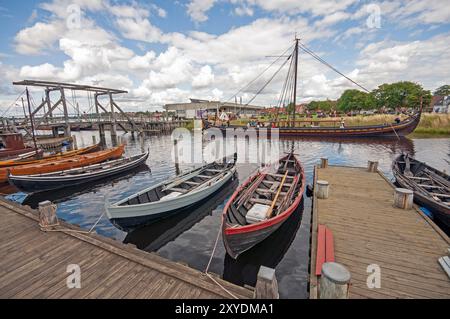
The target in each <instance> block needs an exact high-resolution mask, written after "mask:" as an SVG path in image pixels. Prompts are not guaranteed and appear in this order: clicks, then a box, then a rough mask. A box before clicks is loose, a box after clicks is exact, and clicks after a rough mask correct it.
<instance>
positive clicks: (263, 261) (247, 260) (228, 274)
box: [223, 200, 304, 286]
mask: <svg viewBox="0 0 450 319" xmlns="http://www.w3.org/2000/svg"><path fill="white" fill-rule="evenodd" d="M303 209H304V201H303V200H302V202H301V204H300V205H299V207H298V208H297V209H296V211H295V212H294V213H293V214H292V215H291V216H290V217H289V218H288V219H287V220H286V221H285V222H284V223H283V225H281V227H280V228H279V229H278V230H277V231H276V232H274V233H273V234H271V235H270V236H269V237H267V238H266V239H265V240H264V241H262V242H261V243H259V244H258V245H256V246H255V247H253V248H252V249H251V250H249V251H247V252H245V253H243V254H241V255H240V256H239V257H238V259H236V260H234V259H233V258H231V257H230V256H229V255H228V254H226V255H225V258H224V270H223V279H225V280H227V281H230V282H233V283H235V284H237V285H241V286H242V285H249V286H255V285H256V277H257V275H258V271H259V267H260V266H266V267H269V268H273V269H275V268H276V267H277V266H278V264H279V263H280V261H281V260H282V259H283V257H284V255H285V254H286V252H287V251H288V250H289V248H290V247H291V244H292V242H293V241H294V238H295V236H296V234H297V231H298V229H299V227H300V225H301V221H302V216H303Z"/></svg>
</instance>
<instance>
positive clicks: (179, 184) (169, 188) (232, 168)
mask: <svg viewBox="0 0 450 319" xmlns="http://www.w3.org/2000/svg"><path fill="white" fill-rule="evenodd" d="M235 172H236V157H235V159H234V162H230V161H228V160H227V159H224V160H222V161H221V162H213V163H210V164H206V165H204V166H202V167H200V168H197V169H195V170H192V171H189V172H187V173H185V174H183V175H180V176H178V177H175V178H173V179H170V180H168V181H164V182H162V183H160V184H157V185H155V186H152V187H150V188H147V189H144V190H143V191H141V192H139V193H137V194H134V195H132V196H130V197H128V198H125V199H123V200H121V201H119V202H117V203H114V204H112V205H110V206H106V214H107V216H108V218H109V219H110V221H111V222H112V223H113V224H114V225H116V226H117V227H118V228H120V229H123V230H125V231H129V230H132V229H134V228H137V227H139V226H143V225H145V224H149V223H150V222H154V221H156V220H159V219H161V218H165V217H169V216H171V215H173V214H176V213H181V212H182V211H184V210H185V209H187V208H189V207H191V206H193V205H195V204H198V203H200V202H201V201H203V200H205V199H206V198H208V197H209V196H211V195H212V194H214V193H215V192H217V191H218V190H219V189H220V188H221V187H222V186H223V185H224V184H225V183H226V182H227V181H229V180H230V179H231V178H232V177H233V176H234V173H235Z"/></svg>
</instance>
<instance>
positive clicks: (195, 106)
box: [164, 99, 264, 111]
mask: <svg viewBox="0 0 450 319" xmlns="http://www.w3.org/2000/svg"><path fill="white" fill-rule="evenodd" d="M190 100H191V102H190V103H173V104H166V105H164V109H165V110H166V111H186V110H215V109H217V108H224V107H225V108H237V109H247V110H249V109H250V110H262V109H263V108H264V107H263V106H258V105H247V104H236V103H229V102H220V101H207V100H198V99H190Z"/></svg>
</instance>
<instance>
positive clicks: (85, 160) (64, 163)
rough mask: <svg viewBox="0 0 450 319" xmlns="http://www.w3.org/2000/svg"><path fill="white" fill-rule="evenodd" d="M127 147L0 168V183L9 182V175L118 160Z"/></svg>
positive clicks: (59, 169) (47, 171) (55, 170)
mask: <svg viewBox="0 0 450 319" xmlns="http://www.w3.org/2000/svg"><path fill="white" fill-rule="evenodd" d="M124 148H125V145H120V146H118V147H114V148H111V149H107V150H104V151H99V152H95V153H89V154H84V155H76V156H70V157H67V158H66V157H63V158H60V159H54V160H48V161H44V162H40V163H35V164H29V165H20V166H12V167H3V168H0V182H7V181H8V175H34V174H44V173H51V172H57V171H62V170H68V169H72V168H77V167H82V166H86V165H92V164H97V163H101V162H104V161H107V160H111V159H118V158H120V157H121V156H122V154H123V152H124Z"/></svg>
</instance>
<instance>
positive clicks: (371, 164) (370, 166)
mask: <svg viewBox="0 0 450 319" xmlns="http://www.w3.org/2000/svg"><path fill="white" fill-rule="evenodd" d="M367 171H369V172H371V173H376V172H377V171H378V162H376V161H368V162H367Z"/></svg>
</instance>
